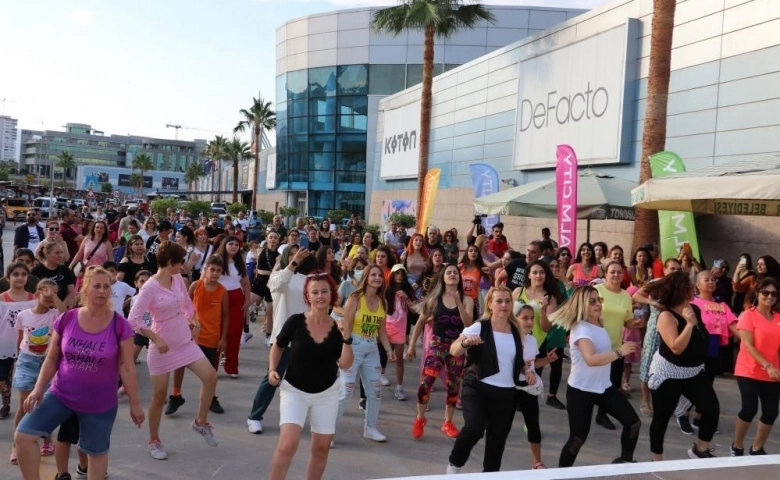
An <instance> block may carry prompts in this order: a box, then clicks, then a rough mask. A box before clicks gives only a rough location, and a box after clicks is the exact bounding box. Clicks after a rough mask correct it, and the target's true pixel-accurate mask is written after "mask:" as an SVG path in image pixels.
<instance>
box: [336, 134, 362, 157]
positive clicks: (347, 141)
mask: <svg viewBox="0 0 780 480" xmlns="http://www.w3.org/2000/svg"><path fill="white" fill-rule="evenodd" d="M336 147H337V148H338V151H339V152H352V153H363V154H364V155H365V153H366V136H365V135H339V136H338V144H337V145H336Z"/></svg>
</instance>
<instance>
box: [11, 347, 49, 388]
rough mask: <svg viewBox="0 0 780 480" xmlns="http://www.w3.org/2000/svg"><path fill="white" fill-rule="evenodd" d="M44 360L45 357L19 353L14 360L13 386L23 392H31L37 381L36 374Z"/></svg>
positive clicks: (38, 372)
mask: <svg viewBox="0 0 780 480" xmlns="http://www.w3.org/2000/svg"><path fill="white" fill-rule="evenodd" d="M44 360H46V357H36V356H35V355H30V354H27V353H20V354H19V358H18V359H17V360H16V369H15V370H14V379H13V386H14V388H16V389H17V390H21V391H23V392H31V391H32V390H33V388H35V382H37V381H38V375H39V374H40V373H41V367H42V366H43V361H44Z"/></svg>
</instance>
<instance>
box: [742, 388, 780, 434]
mask: <svg viewBox="0 0 780 480" xmlns="http://www.w3.org/2000/svg"><path fill="white" fill-rule="evenodd" d="M737 387H739V394H740V396H741V397H742V409H741V410H740V411H739V413H738V414H737V416H738V417H739V419H740V420H742V421H743V422H748V423H750V422H752V421H753V419H754V418H755V416H756V414H757V413H758V401H759V400H761V418H759V419H758V420H759V421H760V422H761V423H763V424H764V425H773V424H774V423H775V420H777V414H778V402H780V383H777V382H765V381H763V380H755V379H753V378H748V377H737Z"/></svg>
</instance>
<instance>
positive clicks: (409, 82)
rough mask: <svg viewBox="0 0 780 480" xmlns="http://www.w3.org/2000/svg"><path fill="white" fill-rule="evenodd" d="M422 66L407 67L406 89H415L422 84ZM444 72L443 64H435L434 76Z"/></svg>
mask: <svg viewBox="0 0 780 480" xmlns="http://www.w3.org/2000/svg"><path fill="white" fill-rule="evenodd" d="M422 70H423V66H422V65H407V66H406V88H409V87H413V86H415V85H417V84H419V83H422ZM442 72H444V65H443V64H441V63H434V64H433V76H434V77H435V76H436V75H439V74H441V73H442Z"/></svg>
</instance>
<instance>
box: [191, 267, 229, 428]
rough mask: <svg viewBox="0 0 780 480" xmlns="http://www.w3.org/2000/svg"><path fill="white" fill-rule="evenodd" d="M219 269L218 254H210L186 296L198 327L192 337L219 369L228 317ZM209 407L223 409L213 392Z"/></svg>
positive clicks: (220, 270)
mask: <svg viewBox="0 0 780 480" xmlns="http://www.w3.org/2000/svg"><path fill="white" fill-rule="evenodd" d="M223 269H224V263H223V262H222V257H219V256H216V255H212V256H211V257H209V258H208V260H206V265H205V266H204V267H203V271H204V272H203V275H202V276H201V277H200V280H198V281H197V282H194V283H193V284H192V285H190V289H189V294H190V298H191V299H192V303H193V305H194V306H195V316H196V317H197V318H198V321H199V322H200V327H201V328H200V331H199V332H198V333H197V336H196V337H195V341H196V342H197V343H198V346H199V347H200V349H201V350H202V351H203V353H204V354H205V355H206V358H207V359H208V360H209V362H210V363H211V365H212V366H213V367H214V370H218V369H219V356H220V353H222V352H223V351H225V344H226V343H227V332H228V328H227V327H228V321H229V320H230V304H229V302H228V293H227V290H226V289H225V287H224V286H222V284H221V283H219V277H221V276H222V271H223ZM209 409H210V410H211V411H212V412H214V413H225V410H224V409H223V408H222V406H221V405H220V404H219V401H218V400H217V397H216V396H214V398H213V399H212V401H211V407H210V408H209Z"/></svg>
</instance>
